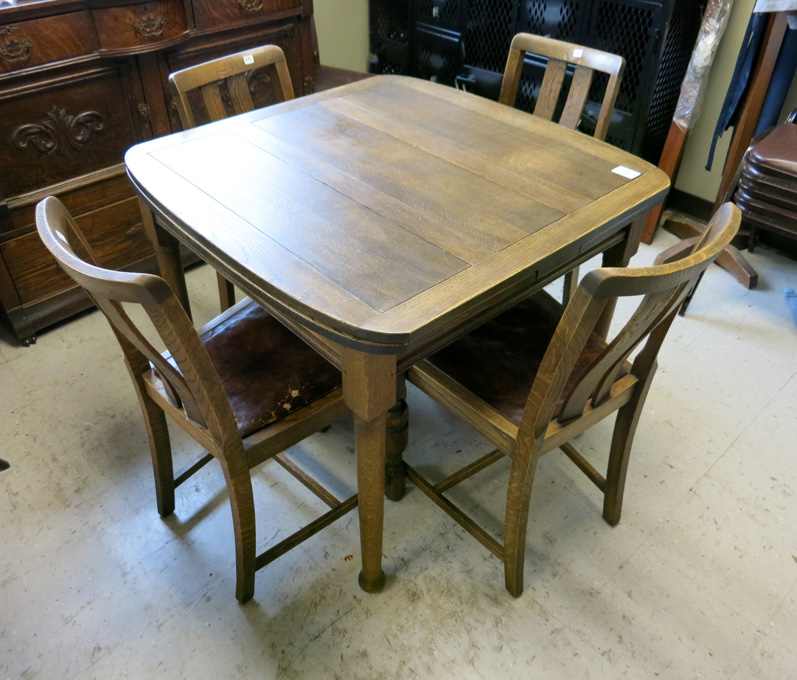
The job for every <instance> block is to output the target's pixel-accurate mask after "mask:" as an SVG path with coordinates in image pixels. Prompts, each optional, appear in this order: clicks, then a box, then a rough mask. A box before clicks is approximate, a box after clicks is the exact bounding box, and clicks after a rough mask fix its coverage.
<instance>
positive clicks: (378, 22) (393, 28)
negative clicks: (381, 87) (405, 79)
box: [370, 0, 414, 75]
mask: <svg viewBox="0 0 797 680" xmlns="http://www.w3.org/2000/svg"><path fill="white" fill-rule="evenodd" d="M411 10H412V4H411V3H410V2H408V1H407V0H378V1H377V2H375V1H372V2H371V7H370V16H371V52H372V53H373V56H372V59H371V72H372V73H382V74H398V75H409V74H410V68H409V63H410V60H409V54H410V38H411V36H412V25H413V23H414V18H413V16H412V11H411Z"/></svg>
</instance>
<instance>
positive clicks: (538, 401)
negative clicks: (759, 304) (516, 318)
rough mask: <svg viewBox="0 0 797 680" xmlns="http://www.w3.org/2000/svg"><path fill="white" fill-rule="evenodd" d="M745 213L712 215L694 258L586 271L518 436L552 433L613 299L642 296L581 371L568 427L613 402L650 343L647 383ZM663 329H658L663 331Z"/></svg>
mask: <svg viewBox="0 0 797 680" xmlns="http://www.w3.org/2000/svg"><path fill="white" fill-rule="evenodd" d="M740 219H741V216H740V213H739V209H738V208H737V207H736V206H734V205H733V204H730V203H726V204H725V205H723V206H722V207H721V208H720V210H718V211H717V213H716V214H715V215H714V217H713V218H712V220H711V222H710V223H709V226H708V228H707V229H706V232H705V234H704V236H703V238H702V239H701V241H699V242H698V243H696V244H695V248H694V250H693V252H692V253H691V254H690V255H687V256H686V257H684V258H683V259H681V260H678V261H676V262H671V263H668V264H664V265H656V266H653V267H640V268H628V269H623V268H610V267H607V268H601V269H596V270H594V271H592V272H590V273H589V274H587V275H586V276H585V277H584V279H583V280H582V282H581V284H580V285H579V287H578V289H577V290H576V294H575V296H574V297H573V299H572V301H571V302H570V304H569V305H568V307H567V308H566V310H565V312H564V315H563V317H562V320H561V322H560V323H559V326H558V327H557V329H556V332H555V334H554V336H553V338H552V340H551V343H550V345H549V347H548V349H547V351H546V353H545V356H544V358H543V360H542V363H541V365H540V369H539V371H538V372H537V377H536V380H535V382H534V385H533V386H532V388H531V392H530V394H529V398H528V401H527V404H526V407H525V411H524V415H523V420H522V421H521V424H520V433H519V436H521V437H522V436H523V434H524V433H525V434H526V435H531V436H532V437H533V439H534V440H539V439H541V438H543V437H544V436H545V432H546V430H547V428H548V425H549V423H550V421H551V418H552V416H553V413H554V410H555V407H556V404H557V401H558V399H559V397H560V395H561V393H562V391H563V389H564V387H565V384H566V382H567V379H568V378H569V376H570V374H571V372H572V371H573V368H574V367H575V364H576V361H577V360H578V358H579V356H580V355H581V353H582V351H583V350H584V347H585V345H586V342H587V339H588V338H589V336H590V334H591V333H592V332H593V330H594V329H595V325H596V324H597V322H598V320H599V318H600V316H601V313H602V312H603V309H604V307H605V306H606V304H607V303H608V301H609V300H611V299H613V298H618V297H629V296H642V299H641V301H640V302H639V304H638V306H637V308H636V310H635V311H634V312H633V314H632V315H631V317H630V318H629V320H628V321H627V322H626V323H625V324H624V325H623V327H622V328H621V329H620V330H619V331H618V332H617V334H616V335H615V336H614V337H613V339H612V340H611V341H610V342H609V343H608V344H607V345H606V347H605V349H604V350H603V351H602V352H601V353H600V354H599V356H598V357H597V358H596V359H595V360H594V361H593V362H592V363H591V365H590V366H589V367H588V368H587V369H586V370H585V371H583V373H582V376H581V378H580V380H579V382H578V383H577V384H576V386H575V387H574V389H573V390H572V392H571V393H570V396H569V397H568V399H567V401H566V402H565V404H564V407H563V409H562V412H561V416H560V418H559V420H560V421H561V422H566V421H567V420H570V419H572V418H576V417H578V416H580V415H581V414H582V413H583V411H584V408H585V407H586V406H587V404H588V403H590V402H591V405H592V406H593V407H594V406H599V405H600V404H601V402H602V401H604V400H605V399H607V398H608V396H609V393H610V391H611V387H612V385H613V384H614V383H615V381H616V379H617V378H618V377H619V375H620V371H621V370H622V368H623V366H624V365H625V364H626V361H627V360H628V358H629V356H630V355H631V353H632V352H633V351H634V349H636V348H637V347H638V346H639V345H640V344H641V343H642V342H643V341H646V344H645V347H644V349H643V350H642V351H641V352H640V354H639V355H638V356H637V359H636V360H635V361H634V364H633V366H632V368H631V373H632V374H633V375H634V376H635V377H637V378H638V379H639V380H640V381H642V382H644V381H645V380H646V379H647V372H649V371H651V370H653V368H654V367H655V356H656V355H657V353H658V350H659V347H660V345H661V343H662V341H663V339H664V336H665V334H666V330H667V328H668V327H669V324H670V323H671V322H672V319H673V318H674V316H675V315H676V314H677V312H678V309H679V307H680V305H681V303H682V301H683V299H684V297H685V296H686V294H687V292H688V290H689V288H690V287H691V286H692V285H693V284H694V282H695V281H696V280H697V278H698V277H699V276H700V274H701V273H702V272H703V271H705V269H706V268H708V266H709V265H710V264H711V262H713V261H714V260H715V259H716V257H717V256H718V255H719V253H720V252H722V250H723V248H725V246H727V245H728V244H729V243H730V242H731V239H732V238H733V237H734V235H735V234H736V232H737V231H738V228H739V222H740ZM657 329H659V331H658V332H656V331H657Z"/></svg>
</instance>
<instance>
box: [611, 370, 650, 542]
mask: <svg viewBox="0 0 797 680" xmlns="http://www.w3.org/2000/svg"><path fill="white" fill-rule="evenodd" d="M652 382H653V380H652V376H650V377H649V379H648V380H647V381H646V382H645V383H643V384H640V385H638V387H637V390H636V394H635V395H634V398H633V399H631V401H629V402H628V403H627V404H626V405H625V406H623V407H622V408H621V409H620V410H619V411H618V412H617V416H616V420H615V423H614V432H613V433H612V443H611V448H610V451H609V465H608V468H607V471H606V485H605V487H604V490H603V494H604V495H603V519H605V520H606V521H607V522H608V523H609V524H611V525H612V526H615V525H616V524H617V523H618V522H619V521H620V514H621V512H622V509H623V492H624V490H625V478H626V473H627V472H628V461H629V459H630V457H631V446H632V444H633V443H634V434H636V428H637V424H638V423H639V416H640V415H642V406H643V405H644V403H645V398H646V397H647V394H648V390H649V389H650V385H651V383H652Z"/></svg>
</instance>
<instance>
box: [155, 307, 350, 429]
mask: <svg viewBox="0 0 797 680" xmlns="http://www.w3.org/2000/svg"><path fill="white" fill-rule="evenodd" d="M231 312H232V314H231V315H230V316H229V317H226V318H224V320H223V321H222V322H221V323H217V324H212V325H211V326H209V327H207V328H206V329H203V330H201V331H200V338H201V340H202V342H203V343H204V345H205V348H206V349H207V351H208V354H209V355H210V358H211V360H212V361H213V364H214V366H215V367H216V371H217V372H218V374H219V378H221V382H222V385H223V386H224V390H225V392H226V393H227V397H228V398H229V400H230V406H231V408H232V412H233V415H234V416H235V422H236V424H237V425H238V430H239V432H240V433H241V436H242V437H245V436H246V435H249V434H252V433H253V432H257V431H258V430H260V429H262V428H264V427H265V426H266V425H268V424H270V423H273V422H275V421H277V420H279V419H280V418H284V417H285V416H287V415H288V414H289V413H291V412H292V411H295V410H296V409H298V408H300V407H302V406H305V405H306V404H309V403H310V402H312V401H314V400H316V399H318V398H320V397H323V396H324V395H325V394H328V393H329V392H331V391H332V390H334V389H336V388H338V387H340V386H341V377H340V371H338V369H336V368H335V367H334V366H332V364H330V363H329V362H328V361H327V360H326V359H324V358H323V357H322V356H321V355H320V354H318V353H317V352H316V351H315V350H313V349H312V348H310V347H309V346H308V345H306V344H305V343H304V342H302V341H301V340H299V338H298V337H296V336H295V335H294V334H293V333H291V331H289V330H288V329H287V328H285V326H283V325H282V324H281V323H280V322H279V321H277V320H276V319H275V318H274V317H273V316H271V315H270V314H269V313H268V312H267V311H266V310H265V309H263V308H262V307H261V306H260V305H258V304H257V303H255V302H253V301H251V300H249V301H248V302H247V303H244V304H243V305H241V306H236V307H233V308H232V310H231ZM164 356H165V357H166V358H167V359H168V360H170V361H171V358H170V355H169V354H168V353H164ZM172 363H174V362H173V361H172Z"/></svg>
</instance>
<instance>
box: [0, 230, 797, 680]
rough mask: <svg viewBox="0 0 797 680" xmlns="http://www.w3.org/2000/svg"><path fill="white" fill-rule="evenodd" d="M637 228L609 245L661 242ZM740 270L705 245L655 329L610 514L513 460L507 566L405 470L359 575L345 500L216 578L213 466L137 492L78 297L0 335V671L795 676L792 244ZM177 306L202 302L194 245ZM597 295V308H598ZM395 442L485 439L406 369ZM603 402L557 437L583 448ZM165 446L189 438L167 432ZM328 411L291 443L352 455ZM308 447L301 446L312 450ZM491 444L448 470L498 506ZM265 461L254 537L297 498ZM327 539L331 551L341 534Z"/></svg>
mask: <svg viewBox="0 0 797 680" xmlns="http://www.w3.org/2000/svg"><path fill="white" fill-rule="evenodd" d="M672 242H673V237H672V236H670V235H668V234H666V233H661V234H659V235H658V236H657V240H656V243H655V244H654V248H649V247H646V246H643V247H642V250H641V252H640V254H639V255H638V256H637V258H636V259H635V260H634V263H636V264H648V263H650V262H651V261H652V258H653V255H654V254H655V252H657V251H658V250H660V249H663V248H664V247H666V246H668V245H670V244H671V243H672ZM750 260H751V262H752V264H753V265H754V266H755V267H756V269H757V270H758V271H759V274H760V281H761V283H760V287H759V289H758V290H755V291H747V290H745V289H744V288H742V287H741V286H740V285H739V284H737V283H736V282H735V281H734V280H733V279H732V278H731V277H730V276H729V275H728V274H725V273H723V272H722V271H721V270H719V269H718V268H716V267H713V268H712V270H711V271H709V272H708V274H707V276H706V277H705V280H704V282H703V285H702V287H701V289H700V291H699V293H698V294H697V296H696V297H695V299H694V301H693V303H692V306H691V308H690V310H689V312H688V314H687V316H686V317H685V318H679V319H677V320H676V322H675V324H674V326H673V329H672V331H671V334H670V337H669V338H668V341H667V343H666V344H665V346H664V348H663V350H662V354H661V358H660V369H659V375H658V376H657V379H656V381H655V382H654V384H653V388H652V390H651V394H650V397H649V399H648V406H647V412H646V413H645V415H644V417H643V419H642V422H641V424H640V427H639V431H638V434H637V439H636V443H635V449H634V454H633V457H632V461H631V467H630V472H629V479H628V485H627V491H626V498H625V505H624V515H623V519H622V521H621V523H620V524H619V525H618V526H617V527H614V528H612V527H610V526H608V525H607V524H605V523H604V522H603V521H602V519H601V514H600V507H601V506H600V498H599V496H598V493H597V491H596V490H595V489H594V488H593V487H592V486H591V485H590V484H589V482H587V480H586V479H583V478H582V477H581V473H579V472H578V470H577V469H576V468H575V467H574V466H573V465H572V464H571V463H570V462H569V461H568V460H567V459H566V458H565V457H564V456H563V455H560V454H558V453H552V454H550V455H549V456H547V457H545V458H544V459H543V460H542V462H541V465H540V469H539V472H538V475H537V479H536V482H535V487H534V493H533V496H532V504H531V512H532V517H531V520H530V523H529V534H528V536H529V538H528V549H527V557H526V578H525V581H526V591H525V593H524V594H523V596H522V597H521V598H520V599H517V600H515V599H513V598H511V597H510V596H509V595H508V594H507V593H506V591H505V590H504V588H503V574H502V569H501V565H500V564H499V562H498V560H497V559H495V558H494V557H493V556H492V555H491V554H490V553H488V552H487V551H486V550H485V549H483V548H482V547H481V546H480V545H479V544H478V543H476V542H475V541H474V540H473V539H472V538H471V537H470V536H469V535H467V534H466V533H465V532H464V531H463V530H461V529H460V528H459V527H458V526H457V525H455V524H454V523H453V522H452V521H450V520H449V519H448V517H446V516H445V515H444V514H442V513H441V512H439V511H438V510H437V509H436V508H435V507H434V506H433V505H432V504H431V503H430V502H429V501H428V500H427V499H426V498H425V497H423V496H422V495H421V494H420V493H419V492H418V491H417V490H415V489H413V488H412V487H410V488H409V492H408V494H407V496H406V497H405V498H404V500H402V501H401V502H400V503H398V504H393V503H390V502H388V503H387V505H386V516H385V543H384V567H385V570H386V572H387V573H388V582H387V586H386V588H385V590H384V592H383V593H381V594H379V595H366V594H365V593H363V592H361V591H360V589H359V588H358V587H357V573H358V571H359V542H358V521H357V517H356V514H352V515H348V516H347V517H345V518H343V519H342V520H339V521H338V522H337V523H336V524H334V525H333V526H332V527H330V528H328V529H327V530H325V531H324V532H322V533H321V534H319V535H318V536H316V537H314V538H313V539H311V540H310V541H308V542H307V543H305V544H304V545H303V546H301V547H300V548H299V549H297V550H294V551H292V552H290V553H288V554H287V555H286V556H284V557H282V558H281V559H279V560H278V561H277V562H275V563H273V564H271V565H269V566H268V567H266V569H264V570H262V571H260V572H258V576H257V585H256V593H255V598H254V600H252V601H251V602H249V603H248V604H247V605H245V606H239V605H238V604H237V602H236V600H235V598H234V576H235V574H234V565H233V546H232V534H231V519H230V513H229V509H228V506H227V504H226V496H225V491H224V484H223V479H222V475H221V473H220V471H219V469H218V467H217V466H214V465H209V466H207V467H206V468H205V469H203V470H202V471H201V472H200V473H199V474H198V475H197V476H196V477H195V478H194V479H192V480H191V481H190V482H189V483H188V484H186V485H185V487H181V488H180V489H179V490H178V494H177V496H178V497H177V510H176V512H175V514H174V516H173V517H170V518H169V519H167V520H165V521H163V520H161V519H160V518H159V517H158V514H157V511H156V508H155V498H154V489H153V483H152V473H151V467H150V462H149V451H148V447H147V443H146V439H145V432H144V427H143V424H142V420H141V415H140V412H139V410H138V404H137V402H136V399H135V396H134V393H133V389H132V387H131V385H130V384H129V378H128V377H127V374H126V372H125V369H124V367H123V365H122V362H121V360H120V355H119V351H118V349H117V347H116V345H115V341H114V339H113V337H112V335H111V333H110V331H109V329H108V328H107V324H106V323H105V321H104V319H103V318H102V317H101V316H100V315H99V314H97V313H90V314H87V315H84V316H82V317H80V318H78V319H75V320H73V321H71V322H69V323H67V324H64V325H62V326H60V327H58V328H55V329H53V330H51V331H48V332H45V333H42V334H41V335H40V337H39V341H38V344H36V345H34V346H33V347H30V348H22V347H17V346H15V345H14V344H13V343H12V342H11V341H10V338H9V335H8V331H5V335H4V336H3V338H1V339H0V406H1V407H2V418H1V419H0V457H2V458H5V459H7V460H8V461H9V462H10V463H11V469H10V470H7V471H5V472H0V678H11V679H14V680H16V679H18V678H25V679H32V678H42V679H46V680H50V679H55V678H59V679H61V678H86V679H88V678H96V679H97V680H108V679H109V678H153V677H165V678H193V679H197V680H201V679H204V678H213V679H214V680H215V679H218V678H239V677H240V678H255V677H257V678H285V679H286V680H287V679H292V678H341V679H342V678H346V679H352V678H363V679H366V678H367V679H371V678H380V679H385V680H389V679H391V678H435V679H437V678H457V679H458V680H465V679H469V678H474V679H475V678H524V679H527V678H538V677H539V678H553V679H558V678H563V679H565V678H567V679H569V678H609V677H611V678H633V679H639V678H654V677H658V678H673V679H677V680H683V679H686V678H698V677H704V678H733V679H735V680H737V679H738V680H748V679H752V678H767V679H770V678H778V679H779V680H784V679H786V678H797V524H795V518H796V517H797V456H795V451H797V419H795V415H794V414H795V411H796V410H797V377H795V375H796V374H797V328H795V327H794V323H793V321H792V318H791V314H790V312H789V309H788V308H787V306H786V304H785V302H784V299H783V289H784V287H786V286H792V287H794V286H795V284H797V263H795V262H794V261H792V260H788V259H786V258H784V257H782V256H781V255H779V254H778V253H777V252H775V251H772V250H769V249H767V248H764V247H762V248H760V249H759V250H758V251H757V252H756V253H755V254H754V255H751V256H750ZM189 286H190V291H191V297H192V301H193V304H194V306H195V317H197V318H198V319H199V320H202V319H207V318H208V317H209V316H210V315H212V314H213V313H214V312H215V310H216V309H217V306H216V305H217V300H216V298H215V277H214V276H213V273H212V272H211V271H210V270H209V268H208V267H200V268H198V269H196V270H194V271H192V272H191V273H190V274H189ZM622 313H623V311H622V310H621V311H620V314H621V315H622ZM409 404H410V410H411V411H410V415H411V434H410V444H409V447H408V450H407V452H406V457H407V459H408V460H411V461H412V462H413V464H415V465H416V466H417V467H420V468H422V469H423V470H424V471H426V472H427V473H429V474H435V473H436V471H438V470H439V474H440V475H441V476H442V475H445V474H446V471H448V470H450V469H451V468H452V467H453V466H454V465H455V464H456V463H457V462H458V461H459V460H460V459H463V460H464V459H465V458H475V457H477V456H479V455H481V454H483V453H486V452H487V451H488V450H489V449H490V447H489V446H488V445H487V444H486V442H484V441H482V440H480V439H479V437H478V436H477V435H475V434H474V433H473V432H471V431H470V430H469V429H468V428H467V427H465V426H464V425H462V424H460V423H458V422H457V421H456V420H455V419H454V418H452V417H450V416H448V415H446V414H445V413H444V412H442V411H441V410H440V409H439V408H438V407H437V406H435V405H434V404H433V403H431V402H430V401H429V400H427V399H426V398H425V397H423V396H422V395H421V394H419V393H418V392H417V391H414V390H412V389H410V394H409ZM609 432H610V430H609V428H608V427H607V426H606V424H602V425H601V426H599V427H597V428H595V430H594V431H591V432H590V433H588V434H587V435H584V436H583V437H581V439H580V442H579V444H580V446H581V447H583V448H584V449H586V450H587V451H590V452H591V453H592V456H593V459H594V460H596V461H598V462H601V461H604V460H605V450H606V447H607V445H608V437H609ZM175 441H176V443H175V450H176V452H177V455H178V457H180V458H183V459H187V458H186V456H187V454H188V452H190V451H192V450H195V449H194V446H193V443H192V442H190V441H188V440H187V438H185V437H184V436H182V435H181V433H179V432H177V433H176V435H175ZM352 441H353V437H352V430H351V424H350V423H348V422H343V423H340V424H338V425H336V426H334V427H333V428H332V429H331V430H330V431H329V432H327V433H320V434H318V435H315V436H314V437H312V438H311V439H309V440H307V441H306V442H305V443H304V444H302V445H301V446H298V447H295V448H294V449H293V450H292V455H294V456H295V457H296V458H297V459H298V460H300V461H302V462H307V461H311V456H314V457H315V459H321V460H323V461H324V462H325V464H326V465H327V466H328V468H329V470H330V473H329V474H328V475H327V477H326V478H327V480H328V481H329V482H330V483H331V484H332V486H333V487H334V488H336V489H338V490H339V492H340V494H341V495H343V494H344V493H346V492H348V491H351V490H352V489H353V485H354V479H355V474H354V472H355V464H354V462H355V461H354V453H353V448H352ZM308 464H311V465H312V464H313V463H312V462H310V463H308ZM506 471H507V466H506V465H502V464H499V465H496V466H493V468H491V469H489V470H488V471H486V472H483V473H481V474H480V475H479V476H477V477H476V478H474V480H472V481H471V482H469V483H468V484H466V485H463V487H462V488H461V489H458V490H457V494H458V499H459V500H460V502H462V503H463V504H464V505H465V506H467V507H472V506H474V505H475V504H477V503H478V504H480V505H481V506H482V508H483V509H482V510H481V511H480V517H481V518H482V519H483V521H484V522H485V523H486V524H488V525H489V526H492V527H495V528H499V527H500V521H501V517H502V511H503V505H502V497H501V488H502V484H503V483H504V477H505V475H506ZM286 477H287V475H286V473H285V472H284V471H283V470H282V469H281V468H279V467H278V466H276V465H275V464H272V465H269V464H266V465H265V466H263V467H261V468H259V469H258V471H257V472H256V473H255V475H254V480H255V494H256V499H257V503H258V520H259V526H258V531H259V549H261V550H262V549H263V548H264V547H265V546H267V545H268V544H269V543H271V542H274V541H277V540H279V538H280V537H282V536H284V535H285V534H286V533H287V532H290V531H292V530H293V529H294V528H295V527H296V526H297V522H301V521H306V520H307V519H309V518H312V517H313V516H315V514H316V513H319V512H321V511H322V508H321V507H320V505H319V503H318V502H317V501H316V500H315V499H314V498H313V497H312V496H310V495H309V494H308V493H306V492H305V491H304V490H303V488H301V487H298V486H297V484H296V483H295V482H293V481H292V480H290V479H288V480H287V481H286ZM352 556H353V558H352Z"/></svg>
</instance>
